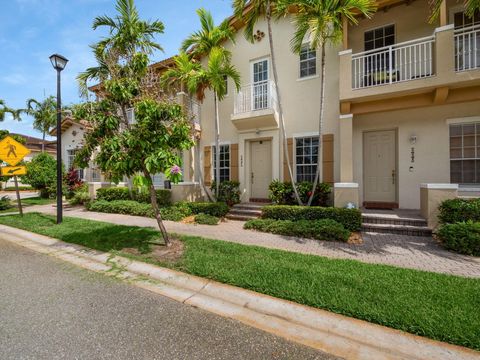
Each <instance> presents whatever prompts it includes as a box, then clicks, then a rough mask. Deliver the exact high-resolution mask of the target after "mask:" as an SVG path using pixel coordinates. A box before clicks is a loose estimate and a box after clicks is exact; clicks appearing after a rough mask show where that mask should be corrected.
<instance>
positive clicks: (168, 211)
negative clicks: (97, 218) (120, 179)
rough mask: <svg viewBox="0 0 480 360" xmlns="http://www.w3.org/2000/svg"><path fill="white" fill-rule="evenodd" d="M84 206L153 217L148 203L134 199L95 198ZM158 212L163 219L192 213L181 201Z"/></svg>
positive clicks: (178, 218) (171, 219)
mask: <svg viewBox="0 0 480 360" xmlns="http://www.w3.org/2000/svg"><path fill="white" fill-rule="evenodd" d="M86 207H87V209H88V210H90V211H98V212H104V213H111V214H125V215H135V216H144V217H151V218H153V217H154V216H155V215H154V212H153V208H152V206H151V205H150V204H146V203H140V202H138V201H134V200H112V201H106V200H96V201H93V202H91V203H87V204H86ZM160 214H161V216H162V219H163V220H170V221H180V220H183V219H184V218H185V217H187V216H190V215H192V211H191V210H190V207H188V206H186V205H185V204H183V203H178V204H175V205H174V206H168V207H161V208H160Z"/></svg>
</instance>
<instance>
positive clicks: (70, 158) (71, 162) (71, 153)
mask: <svg viewBox="0 0 480 360" xmlns="http://www.w3.org/2000/svg"><path fill="white" fill-rule="evenodd" d="M78 151H79V149H70V150H67V169H68V170H71V169H75V170H76V171H77V173H78V177H79V178H80V179H84V174H83V169H76V168H75V156H76V155H77V153H78Z"/></svg>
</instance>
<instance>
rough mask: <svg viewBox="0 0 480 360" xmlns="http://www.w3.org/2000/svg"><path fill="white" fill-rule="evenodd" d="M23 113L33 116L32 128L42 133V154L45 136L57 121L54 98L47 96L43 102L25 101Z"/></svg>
mask: <svg viewBox="0 0 480 360" xmlns="http://www.w3.org/2000/svg"><path fill="white" fill-rule="evenodd" d="M25 112H26V113H27V114H28V115H31V116H33V119H34V120H33V128H34V129H35V130H38V131H40V132H42V140H43V141H42V152H44V151H45V135H46V134H47V132H49V131H50V129H51V128H52V127H53V126H54V125H55V123H56V121H57V103H56V100H55V97H54V96H49V97H47V98H46V99H44V100H43V101H41V102H40V101H37V100H35V99H28V100H27V109H26V110H25Z"/></svg>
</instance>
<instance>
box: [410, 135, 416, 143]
mask: <svg viewBox="0 0 480 360" xmlns="http://www.w3.org/2000/svg"><path fill="white" fill-rule="evenodd" d="M416 143H417V135H411V136H410V144H412V145H415V144H416Z"/></svg>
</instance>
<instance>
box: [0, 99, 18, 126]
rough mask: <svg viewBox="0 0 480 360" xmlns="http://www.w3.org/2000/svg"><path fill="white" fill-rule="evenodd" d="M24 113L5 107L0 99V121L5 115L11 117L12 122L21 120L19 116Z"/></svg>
mask: <svg viewBox="0 0 480 360" xmlns="http://www.w3.org/2000/svg"><path fill="white" fill-rule="evenodd" d="M22 112H24V110H23V109H12V108H10V107H8V106H7V104H6V103H5V101H4V100H2V99H0V121H4V120H5V114H7V113H8V114H10V115H12V118H13V120H21V118H20V115H21V113H22Z"/></svg>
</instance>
